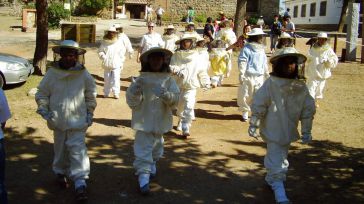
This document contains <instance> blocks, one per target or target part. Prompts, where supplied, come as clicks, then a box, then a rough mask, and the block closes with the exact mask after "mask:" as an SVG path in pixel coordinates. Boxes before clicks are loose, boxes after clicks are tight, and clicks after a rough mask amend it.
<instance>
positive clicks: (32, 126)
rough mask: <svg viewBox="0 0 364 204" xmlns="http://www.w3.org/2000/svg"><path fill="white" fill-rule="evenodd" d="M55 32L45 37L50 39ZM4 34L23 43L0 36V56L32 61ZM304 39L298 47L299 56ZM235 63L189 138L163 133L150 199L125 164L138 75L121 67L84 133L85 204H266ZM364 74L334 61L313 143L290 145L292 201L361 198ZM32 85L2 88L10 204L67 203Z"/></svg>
mask: <svg viewBox="0 0 364 204" xmlns="http://www.w3.org/2000/svg"><path fill="white" fill-rule="evenodd" d="M125 30H126V33H127V34H129V35H130V36H131V37H137V36H140V35H141V34H142V33H143V32H144V31H145V30H146V28H145V27H143V26H142V25H141V24H140V23H139V24H136V25H135V26H133V25H131V26H129V27H126V29H125ZM158 31H161V29H158ZM57 32H59V31H54V33H53V34H52V36H54V38H56V37H57V35H58V33H57ZM11 33H13V34H11ZM10 34H11V35H12V36H17V35H19V38H21V39H23V36H24V35H28V34H24V35H21V34H19V33H16V31H12V32H10V31H1V32H0V36H2V37H1V39H3V40H0V45H2V48H1V52H7V53H12V54H17V55H19V56H23V57H25V58H29V59H31V58H32V56H33V52H34V47H35V45H34V39H33V38H32V37H30V40H24V41H22V43H21V44H19V43H18V44H15V42H13V43H9V42H8V43H6V42H5V40H4V38H3V37H4V36H9V35H10ZM58 36H59V35H58ZM11 39H15V40H14V41H16V39H17V38H15V37H14V38H11ZM306 40H307V39H299V40H298V43H297V48H298V49H299V50H300V51H303V52H304V53H306V52H307V49H308V47H306V46H305V45H304V42H305V41H306ZM342 46H343V43H342V42H341V44H340V45H339V47H342ZM86 49H87V50H88V52H87V54H86V66H87V68H88V69H89V71H90V72H91V73H92V74H93V76H94V77H95V80H96V83H97V88H98V93H99V94H102V86H103V71H102V69H101V68H100V61H99V59H98V57H97V55H96V49H97V45H87V48H86ZM267 51H268V50H267ZM339 56H340V54H339ZM49 60H51V54H50V55H49ZM233 61H234V67H233V72H232V75H231V77H230V78H229V79H226V80H225V83H224V85H223V87H219V88H216V89H213V90H210V91H207V92H203V91H199V92H198V95H197V99H198V100H197V104H196V109H195V111H196V117H197V120H196V121H194V122H193V125H192V129H191V133H192V136H191V137H190V138H188V139H187V140H183V139H180V137H179V133H178V132H176V131H175V130H172V131H171V132H169V133H168V134H166V135H165V155H164V158H163V159H162V160H161V161H160V162H159V163H158V177H157V179H156V180H155V181H153V182H152V195H151V196H149V197H141V196H140V195H139V194H138V192H137V180H136V177H135V176H134V175H133V173H134V170H133V168H132V162H133V149H132V147H133V134H134V132H133V130H132V129H131V128H130V119H131V110H130V109H129V108H128V106H127V105H126V102H125V90H126V88H127V87H128V86H129V84H130V80H129V78H130V76H136V75H138V71H139V69H140V67H139V65H138V64H137V63H136V59H135V57H134V58H133V59H131V60H128V61H126V63H125V66H124V67H125V68H124V70H123V72H122V75H121V80H122V83H121V89H122V94H121V97H120V99H119V100H115V99H104V98H101V97H100V96H99V97H98V98H97V102H98V106H97V108H96V112H95V118H94V124H93V126H92V127H91V128H89V130H88V132H87V145H88V150H89V155H90V159H91V174H90V180H89V181H88V184H89V201H88V203H274V196H273V194H272V192H271V191H270V189H269V188H268V187H267V186H266V184H265V182H264V174H265V170H264V166H263V157H264V154H265V144H264V142H263V141H262V140H255V139H251V138H249V136H248V134H247V128H248V124H247V123H243V122H242V121H241V120H240V118H241V115H240V112H238V110H237V105H236V96H237V86H238V77H237V64H236V61H237V60H236V58H235V59H234V60H233ZM363 68H364V66H363V65H360V64H358V63H340V64H339V66H338V67H337V68H336V69H335V70H334V71H333V77H332V78H331V79H329V80H328V83H327V87H326V92H325V98H324V100H323V101H322V102H321V103H320V108H319V109H318V110H317V114H316V117H315V121H314V126H313V137H314V141H313V142H312V143H310V144H308V145H302V144H300V143H299V142H296V143H293V144H292V147H291V149H290V152H289V158H288V159H289V161H290V168H289V172H288V178H287V183H286V186H287V194H288V197H289V198H290V199H291V200H292V202H293V203H344V202H345V203H363V202H364V137H363V136H364V135H363V132H364V122H363V119H364V116H363V114H364V108H363V105H362V102H363V101H364V88H363V80H364V73H363ZM40 80H41V77H38V76H32V77H31V78H30V79H29V80H28V81H27V82H26V83H25V84H22V85H20V86H12V87H8V88H7V90H5V93H6V95H7V97H8V100H9V103H10V106H11V110H12V113H13V117H12V119H11V120H9V122H8V123H7V128H6V151H7V166H6V174H7V175H6V182H7V188H8V191H9V199H10V203H52V204H54V203H67V204H68V203H73V202H74V194H73V190H72V188H71V189H67V190H63V189H60V188H59V187H58V186H57V185H56V184H55V178H54V175H53V174H52V170H51V163H52V156H53V152H52V151H53V146H52V144H53V137H52V133H51V131H50V130H48V128H47V126H46V123H45V121H44V120H42V119H41V117H40V116H38V115H37V114H36V113H35V110H36V103H35V101H34V98H32V97H28V96H27V95H26V93H27V92H28V91H29V90H30V89H31V88H34V87H36V86H37V84H38V83H39V81H40ZM176 122H177V121H176V120H174V124H176Z"/></svg>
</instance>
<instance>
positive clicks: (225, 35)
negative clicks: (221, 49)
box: [217, 28, 237, 47]
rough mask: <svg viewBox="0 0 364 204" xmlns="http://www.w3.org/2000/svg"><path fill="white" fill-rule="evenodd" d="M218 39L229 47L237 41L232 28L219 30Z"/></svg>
mask: <svg viewBox="0 0 364 204" xmlns="http://www.w3.org/2000/svg"><path fill="white" fill-rule="evenodd" d="M217 37H218V38H221V40H222V41H224V42H225V43H226V45H227V47H229V46H230V45H232V44H234V43H235V42H236V41H237V38H236V35H235V33H234V31H233V29H232V28H223V29H221V30H220V31H219V32H218V34H217Z"/></svg>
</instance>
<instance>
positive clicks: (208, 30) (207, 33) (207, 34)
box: [203, 17, 214, 42]
mask: <svg viewBox="0 0 364 204" xmlns="http://www.w3.org/2000/svg"><path fill="white" fill-rule="evenodd" d="M213 35H214V26H213V25H212V18H211V17H208V18H207V20H206V24H205V28H204V30H203V37H204V38H208V39H209V41H210V42H212V41H213V40H214V37H213Z"/></svg>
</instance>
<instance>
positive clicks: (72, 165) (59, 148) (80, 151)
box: [53, 130, 90, 181]
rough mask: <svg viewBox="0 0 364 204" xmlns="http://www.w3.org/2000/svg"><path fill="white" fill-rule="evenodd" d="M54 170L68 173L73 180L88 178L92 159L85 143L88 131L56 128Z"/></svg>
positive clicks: (57, 172) (59, 172)
mask: <svg viewBox="0 0 364 204" xmlns="http://www.w3.org/2000/svg"><path fill="white" fill-rule="evenodd" d="M53 133H54V159H53V171H54V173H56V174H64V175H68V176H69V177H70V178H71V179H72V180H73V181H76V180H78V179H87V178H88V175H89V173H90V159H89V157H88V155H87V147H86V143H85V137H86V132H85V131H82V130H66V131H61V130H54V132H53Z"/></svg>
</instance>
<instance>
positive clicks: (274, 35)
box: [270, 15, 282, 53]
mask: <svg viewBox="0 0 364 204" xmlns="http://www.w3.org/2000/svg"><path fill="white" fill-rule="evenodd" d="M278 18H279V16H278V15H274V21H273V24H272V25H271V27H270V52H271V53H273V50H275V47H276V44H277V42H278V37H279V36H280V35H281V32H282V31H281V29H282V24H281V22H279V19H278Z"/></svg>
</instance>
